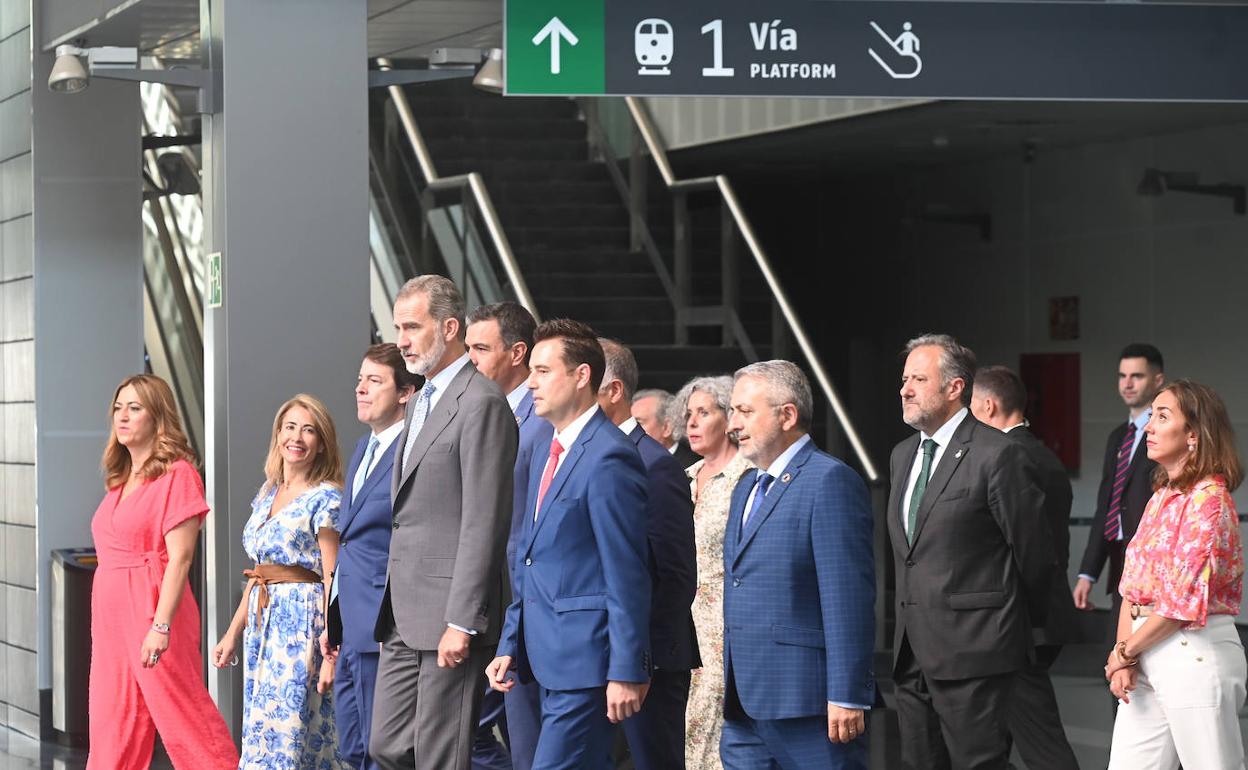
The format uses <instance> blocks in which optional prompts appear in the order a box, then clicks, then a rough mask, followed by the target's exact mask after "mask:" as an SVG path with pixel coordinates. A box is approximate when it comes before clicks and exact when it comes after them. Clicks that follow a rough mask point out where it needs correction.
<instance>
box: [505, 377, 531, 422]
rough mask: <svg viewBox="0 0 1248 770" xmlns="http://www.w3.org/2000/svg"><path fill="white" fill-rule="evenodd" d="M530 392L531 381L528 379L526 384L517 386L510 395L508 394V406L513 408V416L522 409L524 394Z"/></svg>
mask: <svg viewBox="0 0 1248 770" xmlns="http://www.w3.org/2000/svg"><path fill="white" fill-rule="evenodd" d="M528 392H529V381H528V380H527V379H526V380H525V381H524V382H522V383H520V384H519V385H517V386H516V387H515V388H513V389H512V391H511V392H510V393H508V394H507V406H510V407H511V411H512V413H513V414H514V413H515V411H516V410H517V409H519V408H520V402H521V401H523V400H524V394H525V393H528Z"/></svg>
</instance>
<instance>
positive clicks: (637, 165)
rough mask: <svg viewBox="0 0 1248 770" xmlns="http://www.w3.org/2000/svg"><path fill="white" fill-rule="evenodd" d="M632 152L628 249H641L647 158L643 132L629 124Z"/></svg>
mask: <svg viewBox="0 0 1248 770" xmlns="http://www.w3.org/2000/svg"><path fill="white" fill-rule="evenodd" d="M629 125H630V126H631V127H632V130H631V131H630V132H629V138H630V140H631V144H632V147H631V152H630V153H629V156H628V193H629V197H628V250H629V251H632V252H638V251H641V249H642V247H643V244H642V230H643V229H644V228H645V227H646V219H647V216H646V187H647V185H646V159H645V158H644V157H642V155H641V134H640V133H638V131H637V127H636V126H633V125H632V124H629Z"/></svg>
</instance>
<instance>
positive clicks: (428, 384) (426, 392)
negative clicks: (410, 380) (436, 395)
mask: <svg viewBox="0 0 1248 770" xmlns="http://www.w3.org/2000/svg"><path fill="white" fill-rule="evenodd" d="M435 390H437V388H436V387H435V386H434V384H433V380H425V387H423V388H421V389H420V397H421V398H423V399H424V400H425V401H428V400H429V399H431V398H433V392H434V391H435Z"/></svg>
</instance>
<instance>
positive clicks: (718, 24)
mask: <svg viewBox="0 0 1248 770" xmlns="http://www.w3.org/2000/svg"><path fill="white" fill-rule="evenodd" d="M708 32H709V33H711V59H712V61H713V62H714V63H715V66H713V67H703V68H702V77H704V78H730V77H732V76H733V75H735V74H736V70H734V69H733V68H732V67H725V66H724V20H723V19H716V20H715V21H712V22H709V23H707V24H705V25H703V27H702V34H703V35H705V34H706V33H708Z"/></svg>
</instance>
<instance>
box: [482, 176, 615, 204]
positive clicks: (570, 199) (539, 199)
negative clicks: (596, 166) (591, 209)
mask: <svg viewBox="0 0 1248 770" xmlns="http://www.w3.org/2000/svg"><path fill="white" fill-rule="evenodd" d="M573 175H575V172H571V171H570V170H569V174H568V176H573ZM486 184H487V186H488V187H490V194H491V195H496V197H497V198H498V200H500V201H509V202H510V201H515V202H517V203H522V204H531V203H542V204H544V205H551V206H559V205H564V204H569V203H606V204H613V205H615V206H619V207H620V208H621V209H622V210H624V206H623V202H622V201H621V200H620V194H619V193H618V192H616V190H615V188H614V187H612V186H611V183H610V182H608V181H607V180H606V179H592V180H588V181H577V180H572V179H567V180H561V181H551V182H537V181H532V182H531V181H501V180H500V181H497V182H495V181H494V180H490V181H488V182H487V183H486ZM495 189H497V190H498V193H497V194H496V193H495V192H494V190H495Z"/></svg>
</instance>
